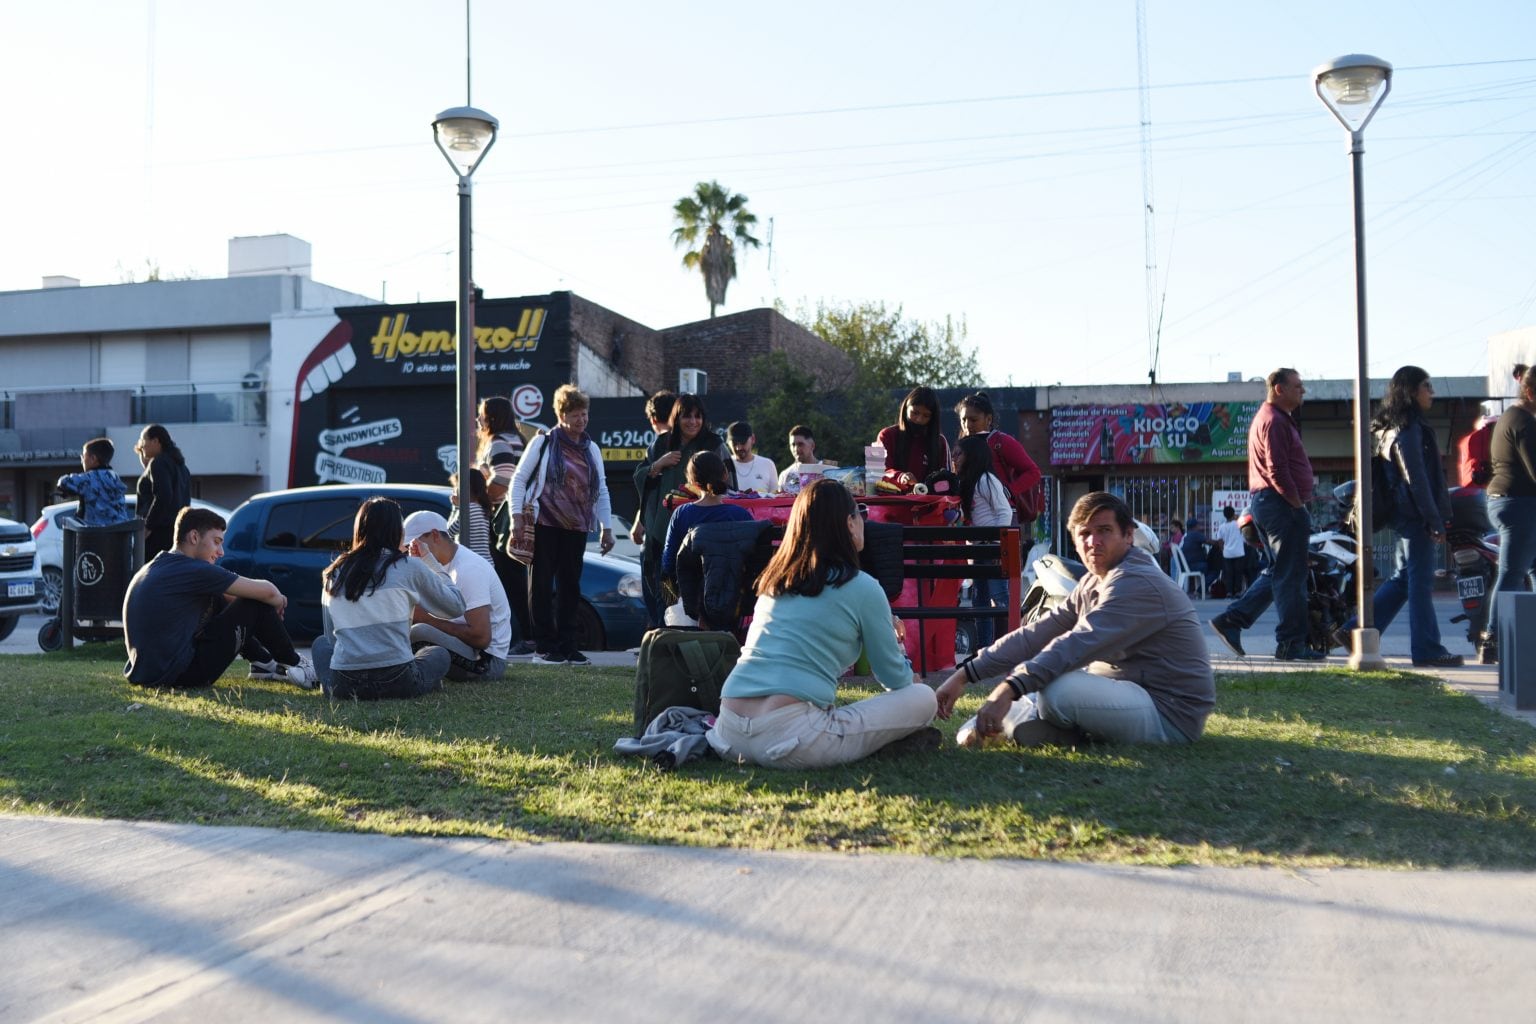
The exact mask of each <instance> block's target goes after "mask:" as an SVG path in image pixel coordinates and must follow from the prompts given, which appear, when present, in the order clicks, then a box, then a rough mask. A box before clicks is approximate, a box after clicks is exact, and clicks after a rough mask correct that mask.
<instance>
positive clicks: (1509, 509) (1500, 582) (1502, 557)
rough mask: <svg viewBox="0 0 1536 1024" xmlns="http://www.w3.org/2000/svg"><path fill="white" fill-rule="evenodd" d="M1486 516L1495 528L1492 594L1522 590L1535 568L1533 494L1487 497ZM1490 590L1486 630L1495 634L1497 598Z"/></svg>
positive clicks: (1535, 508)
mask: <svg viewBox="0 0 1536 1024" xmlns="http://www.w3.org/2000/svg"><path fill="white" fill-rule="evenodd" d="M1488 518H1489V519H1492V520H1493V525H1494V526H1496V527H1498V528H1499V574H1498V576H1497V577H1495V578H1494V581H1493V594H1497V593H1499V592H1500V591H1514V590H1524V589H1525V588H1526V578H1527V576H1528V575H1529V574H1530V573H1531V572H1532V571H1533V570H1536V497H1520V496H1505V497H1500V498H1489V499H1488ZM1493 594H1489V595H1488V603H1489V605H1490V606H1491V607H1490V610H1489V612H1488V632H1489V633H1490V634H1493V635H1495V636H1496V635H1498V627H1499V623H1498V620H1497V618H1496V616H1497V615H1498V611H1499V602H1498V600H1497V599H1496V598H1495V597H1494V596H1493Z"/></svg>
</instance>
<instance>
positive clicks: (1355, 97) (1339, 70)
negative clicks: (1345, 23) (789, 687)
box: [1312, 53, 1392, 135]
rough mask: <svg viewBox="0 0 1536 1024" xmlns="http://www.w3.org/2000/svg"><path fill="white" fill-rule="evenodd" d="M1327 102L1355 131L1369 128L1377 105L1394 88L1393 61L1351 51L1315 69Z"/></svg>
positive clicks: (1320, 93) (1316, 83)
mask: <svg viewBox="0 0 1536 1024" xmlns="http://www.w3.org/2000/svg"><path fill="white" fill-rule="evenodd" d="M1312 80H1313V83H1314V87H1315V88H1316V89H1317V95H1318V98H1319V99H1321V100H1322V101H1323V105H1324V106H1326V107H1327V108H1328V109H1329V110H1331V111H1333V116H1334V117H1336V118H1338V119H1339V123H1340V124H1342V125H1343V126H1344V127H1345V129H1347V130H1348V131H1349V133H1350V134H1351V135H1356V134H1359V133H1360V132H1363V131H1365V126H1366V125H1367V124H1369V123H1370V121H1371V117H1372V116H1373V115H1374V114H1375V113H1376V108H1377V107H1380V106H1381V101H1382V100H1384V99H1386V98H1387V93H1389V92H1391V91H1392V65H1391V64H1388V63H1387V62H1386V61H1384V60H1382V59H1381V58H1380V57H1372V56H1370V55H1369V54H1365V53H1351V54H1349V55H1348V56H1344V57H1339V58H1337V59H1335V60H1332V61H1329V62H1328V63H1327V64H1323V65H1321V66H1320V67H1318V68H1317V69H1316V70H1314V71H1313V72H1312Z"/></svg>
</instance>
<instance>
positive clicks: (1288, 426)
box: [1211, 367, 1325, 661]
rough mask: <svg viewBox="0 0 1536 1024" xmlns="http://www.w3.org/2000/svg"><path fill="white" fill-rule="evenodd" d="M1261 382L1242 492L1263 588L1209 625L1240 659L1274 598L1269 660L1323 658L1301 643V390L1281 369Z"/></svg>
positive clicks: (1304, 516)
mask: <svg viewBox="0 0 1536 1024" xmlns="http://www.w3.org/2000/svg"><path fill="white" fill-rule="evenodd" d="M1268 383H1269V397H1268V399H1267V400H1266V401H1265V402H1264V404H1263V405H1261V406H1259V411H1258V412H1257V413H1255V414H1254V417H1253V424H1252V425H1251V426H1250V427H1249V428H1248V490H1249V491H1250V492H1251V493H1252V499H1251V504H1250V505H1249V508H1250V510H1251V511H1252V513H1253V521H1254V523H1255V524H1256V525H1257V526H1258V528H1259V531H1260V532H1261V533H1263V535H1264V539H1265V541H1267V542H1268V544H1269V550H1270V554H1271V555H1272V557H1273V559H1274V564H1273V566H1272V567H1271V569H1270V586H1268V587H1266V586H1263V585H1262V582H1263V581H1262V580H1261V581H1259V582H1256V583H1255V584H1254V585H1253V586H1251V587H1249V588H1248V591H1247V592H1246V593H1245V594H1243V596H1242V597H1241V598H1240V599H1238V600H1237V601H1234V602H1233V603H1232V604H1230V605H1228V606H1227V610H1226V611H1225V612H1222V613H1221V614H1220V615H1218V616H1216V617H1215V618H1214V619H1212V620H1211V628H1212V629H1214V630H1215V631H1216V635H1217V636H1219V637H1221V640H1222V642H1223V643H1224V644H1226V645H1227V646H1228V647H1229V648H1231V650H1232V652H1233V653H1234V654H1236V655H1238V656H1240V657H1242V656H1244V655H1245V653H1246V652H1244V650H1243V644H1242V631H1243V630H1245V629H1248V628H1249V627H1250V626H1252V625H1253V623H1254V620H1255V619H1257V618H1258V617H1259V616H1260V615H1262V614H1264V610H1265V609H1266V608H1268V607H1269V603H1270V601H1274V603H1275V606H1276V610H1278V611H1279V613H1280V624H1279V625H1278V626H1276V627H1275V658H1276V659H1278V660H1280V661H1320V660H1322V659H1323V658H1324V657H1325V655H1324V654H1322V653H1321V652H1320V651H1314V650H1312V649H1311V648H1310V647H1308V646H1307V545H1308V543H1309V542H1310V540H1311V538H1312V515H1311V513H1309V512H1308V511H1307V502H1309V501H1311V500H1312V483H1313V480H1312V463H1311V461H1310V460H1309V459H1308V458H1307V452H1306V449H1304V448H1303V447H1302V445H1301V426H1300V424H1299V423H1298V421H1297V417H1296V411H1297V410H1298V409H1300V408H1301V403H1302V401H1303V400H1304V399H1305V397H1306V394H1307V389H1306V386H1305V385H1304V384H1302V382H1301V374H1299V373H1297V372H1296V371H1295V370H1292V369H1289V368H1286V367H1282V368H1281V369H1278V370H1276V371H1275V372H1274V373H1271V374H1270V375H1269V380H1268Z"/></svg>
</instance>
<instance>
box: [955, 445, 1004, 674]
mask: <svg viewBox="0 0 1536 1024" xmlns="http://www.w3.org/2000/svg"><path fill="white" fill-rule="evenodd" d="M954 472H955V476H956V477H958V478H959V480H960V511H961V512H962V513H963V514H964V515H965V522H966V525H968V526H1009V525H1011V524H1012V523H1013V505H1012V504H1011V503H1010V502H1009V500H1008V491H1007V489H1006V488H1004V487H1003V482H1002V481H1001V480H999V479H998V478H997V474H996V473H994V472H992V449H991V448H989V447H988V446H987V439H986V438H985V437H983V436H982V435H980V434H971V435H970V436H969V437H962V438H961V439H960V442H959V444H957V445H956V446H955V453H954ZM1007 605H1008V581H1007V580H1005V579H995V580H994V579H977V580H972V581H971V607H972V608H1005V607H1007ZM995 639H997V621H996V620H995V619H989V618H979V619H977V620H976V649H977V650H978V651H979V650H981V649H982V648H983V647H990V646H991V644H992V641H993V640H995Z"/></svg>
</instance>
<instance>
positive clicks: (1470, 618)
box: [1445, 487, 1499, 665]
mask: <svg viewBox="0 0 1536 1024" xmlns="http://www.w3.org/2000/svg"><path fill="white" fill-rule="evenodd" d="M1490 534H1493V524H1492V523H1491V522H1489V520H1488V499H1487V496H1486V495H1485V494H1484V492H1483V489H1482V488H1481V487H1453V488H1451V525H1450V529H1448V530H1446V533H1445V542H1446V543H1447V544H1449V545H1450V546H1451V558H1452V559H1453V560H1454V561H1455V562H1456V596H1457V598H1459V599H1460V600H1461V614H1460V615H1457V616H1455V617H1454V618H1452V619H1451V621H1452V622H1465V623H1466V624H1467V643H1469V644H1471V645H1472V646H1473V647H1474V648H1476V649H1477V660H1478V661H1479V662H1480V663H1481V664H1484V665H1492V664H1493V663H1494V662H1496V661H1498V645H1497V643H1496V642H1495V640H1494V638H1493V637H1491V636H1488V635H1487V632H1488V607H1489V602H1490V601H1492V600H1493V581H1494V579H1495V578H1496V577H1497V576H1498V572H1499V546H1498V540H1497V535H1496V534H1493V536H1490Z"/></svg>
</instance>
